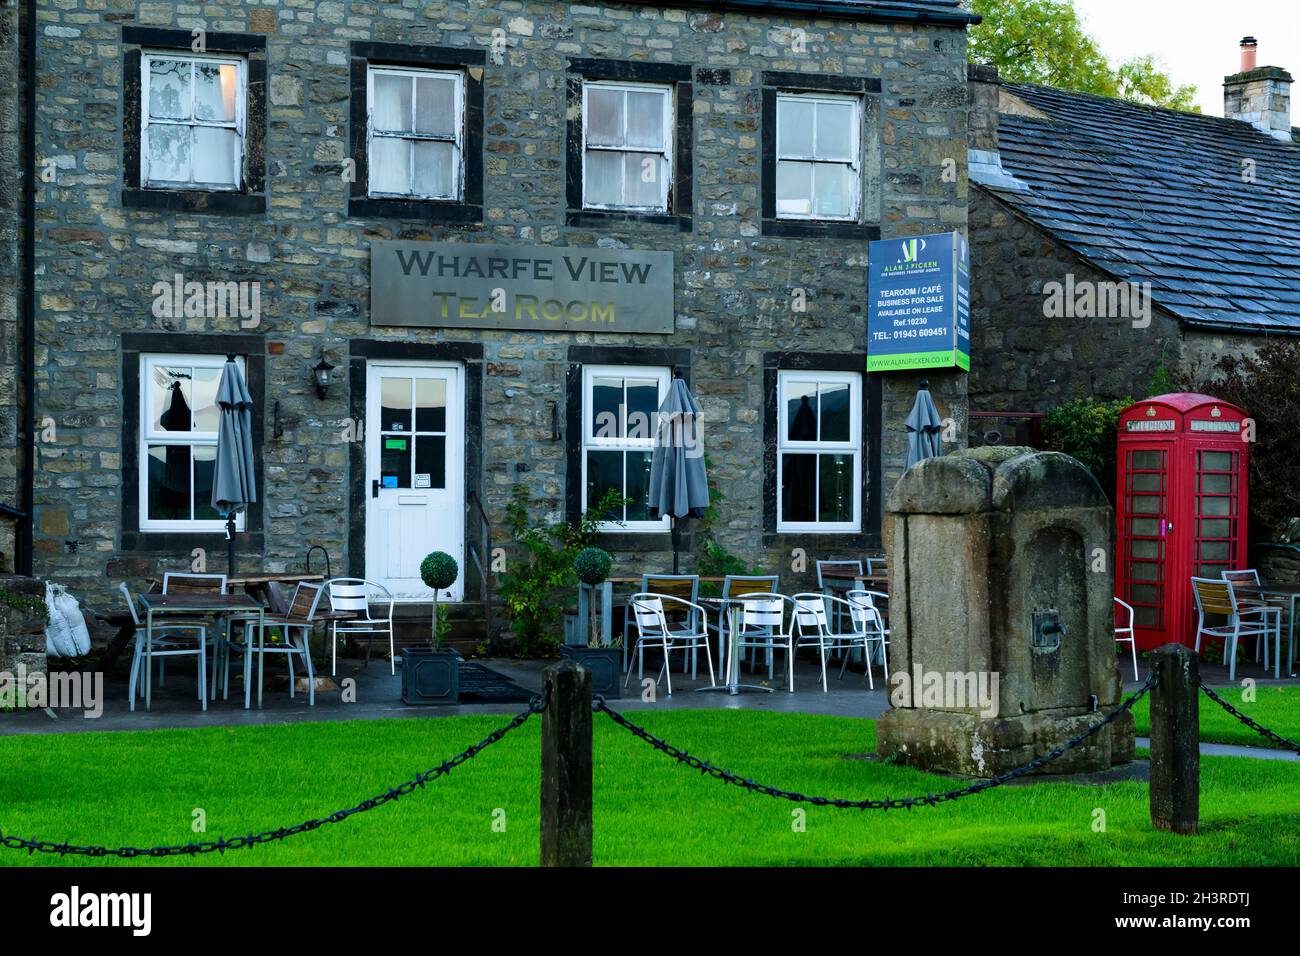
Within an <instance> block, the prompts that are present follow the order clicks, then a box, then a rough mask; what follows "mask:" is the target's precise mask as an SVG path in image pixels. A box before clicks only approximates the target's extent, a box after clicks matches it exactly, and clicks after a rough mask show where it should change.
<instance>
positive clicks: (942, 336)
mask: <svg viewBox="0 0 1300 956" xmlns="http://www.w3.org/2000/svg"><path fill="white" fill-rule="evenodd" d="M867 294H868V297H869V302H870V310H869V313H868V317H867V371H868V372H898V371H905V370H907V369H925V368H954V367H956V368H962V369H965V370H966V371H970V244H969V243H967V241H966V239H965V238H964V237H963V236H962V235H961V233H959V232H951V233H940V234H938V235H934V236H915V237H912V238H908V239H882V240H879V241H877V242H873V243H872V244H871V265H870V268H869V270H868V279H867Z"/></svg>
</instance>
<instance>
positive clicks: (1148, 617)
mask: <svg viewBox="0 0 1300 956" xmlns="http://www.w3.org/2000/svg"><path fill="white" fill-rule="evenodd" d="M1133 624H1134V626H1136V627H1159V626H1160V610H1159V609H1158V608H1154V607H1140V606H1139V607H1134V608H1133Z"/></svg>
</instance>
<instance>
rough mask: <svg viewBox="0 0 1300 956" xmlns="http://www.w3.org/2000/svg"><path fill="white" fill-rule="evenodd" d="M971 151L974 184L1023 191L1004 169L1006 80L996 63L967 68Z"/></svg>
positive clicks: (969, 154) (970, 65)
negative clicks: (1001, 125) (1001, 122)
mask: <svg viewBox="0 0 1300 956" xmlns="http://www.w3.org/2000/svg"><path fill="white" fill-rule="evenodd" d="M966 93H967V97H966V98H967V103H968V104H969V109H968V111H967V120H966V124H967V132H968V143H967V145H968V148H967V150H966V163H967V167H968V171H969V174H970V178H971V181H972V182H976V183H979V184H980V185H982V186H988V187H990V188H993V189H1012V190H1016V191H1023V190H1024V189H1025V188H1026V187H1025V185H1024V183H1022V182H1020V181H1019V180H1018V179H1015V178H1014V177H1013V176H1011V174H1010V173H1008V172H1007V171H1006V170H1005V169H1003V168H1002V154H1001V153H1000V152H999V151H998V114H999V111H1000V109H1001V99H1002V81H1001V80H1000V79H998V68H997V67H996V66H993V65H992V64H986V63H981V64H976V63H971V64H968V65H967V68H966Z"/></svg>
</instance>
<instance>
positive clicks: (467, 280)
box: [370, 240, 674, 332]
mask: <svg viewBox="0 0 1300 956" xmlns="http://www.w3.org/2000/svg"><path fill="white" fill-rule="evenodd" d="M370 324H371V325H400V326H418V327H422V328H460V329H529V330H532V331H543V332H545V331H557V332H558V331H563V332H672V331H673V326H674V323H673V254H672V253H671V252H648V251H643V250H639V249H637V250H632V249H579V248H572V247H568V246H498V245H487V244H478V243H472V244H471V243H445V242H394V241H389V240H375V241H373V242H371V244H370Z"/></svg>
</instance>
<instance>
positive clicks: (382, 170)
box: [370, 136, 411, 196]
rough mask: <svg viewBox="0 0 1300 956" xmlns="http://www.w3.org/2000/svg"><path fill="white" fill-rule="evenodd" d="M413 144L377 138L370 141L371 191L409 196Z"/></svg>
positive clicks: (401, 140)
mask: <svg viewBox="0 0 1300 956" xmlns="http://www.w3.org/2000/svg"><path fill="white" fill-rule="evenodd" d="M410 162H411V143H410V141H409V140H405V139H394V138H392V137H388V136H376V137H375V138H374V139H372V140H371V141H370V191H371V192H373V193H394V194H397V195H403V196H404V195H408V194H409V193H410V192H411V171H410V168H409V166H410Z"/></svg>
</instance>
